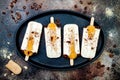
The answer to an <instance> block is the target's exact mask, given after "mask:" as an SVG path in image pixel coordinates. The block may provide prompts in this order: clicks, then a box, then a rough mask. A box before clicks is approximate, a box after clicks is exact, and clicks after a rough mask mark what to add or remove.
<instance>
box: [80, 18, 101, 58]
mask: <svg viewBox="0 0 120 80" xmlns="http://www.w3.org/2000/svg"><path fill="white" fill-rule="evenodd" d="M99 34H100V29H98V28H96V27H95V26H94V17H92V18H91V22H90V25H89V26H87V27H86V28H84V29H83V36H82V46H81V56H82V57H84V58H94V57H95V54H96V49H97V45H98V39H99Z"/></svg>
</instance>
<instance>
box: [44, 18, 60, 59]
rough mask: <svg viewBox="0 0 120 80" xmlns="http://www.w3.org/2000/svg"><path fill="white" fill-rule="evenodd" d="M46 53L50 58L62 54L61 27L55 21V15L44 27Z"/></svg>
mask: <svg viewBox="0 0 120 80" xmlns="http://www.w3.org/2000/svg"><path fill="white" fill-rule="evenodd" d="M44 32H45V42H46V54H47V57H48V58H58V57H60V56H61V28H60V27H57V25H56V24H55V23H54V17H50V23H49V24H48V26H47V28H45V29H44Z"/></svg>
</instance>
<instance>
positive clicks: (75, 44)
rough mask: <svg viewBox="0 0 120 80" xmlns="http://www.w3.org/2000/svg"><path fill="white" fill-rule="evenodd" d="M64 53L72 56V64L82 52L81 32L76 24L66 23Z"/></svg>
mask: <svg viewBox="0 0 120 80" xmlns="http://www.w3.org/2000/svg"><path fill="white" fill-rule="evenodd" d="M63 36H64V38H63V39H64V41H63V55H67V56H68V57H69V58H70V65H71V66H73V65H74V59H76V58H77V55H78V54H80V48H79V47H80V44H79V32H78V26H77V25H76V24H66V25H65V26H64V35H63Z"/></svg>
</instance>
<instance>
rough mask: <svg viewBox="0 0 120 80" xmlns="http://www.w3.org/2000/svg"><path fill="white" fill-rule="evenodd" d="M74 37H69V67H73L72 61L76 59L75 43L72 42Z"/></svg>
mask: <svg viewBox="0 0 120 80" xmlns="http://www.w3.org/2000/svg"><path fill="white" fill-rule="evenodd" d="M73 39H74V35H73V34H72V35H71V44H70V55H69V58H70V65H71V66H73V65H74V59H75V58H76V57H77V54H76V52H75V42H74V40H73Z"/></svg>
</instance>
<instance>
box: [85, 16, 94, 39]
mask: <svg viewBox="0 0 120 80" xmlns="http://www.w3.org/2000/svg"><path fill="white" fill-rule="evenodd" d="M87 30H88V38H89V39H92V38H93V36H94V34H95V26H94V17H92V18H91V21H90V25H89V26H88V27H87Z"/></svg>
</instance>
